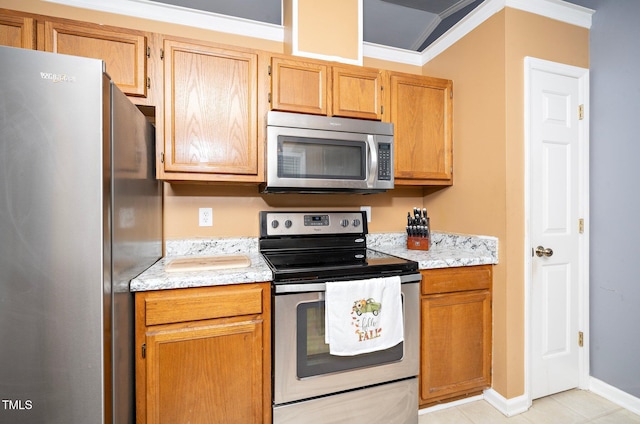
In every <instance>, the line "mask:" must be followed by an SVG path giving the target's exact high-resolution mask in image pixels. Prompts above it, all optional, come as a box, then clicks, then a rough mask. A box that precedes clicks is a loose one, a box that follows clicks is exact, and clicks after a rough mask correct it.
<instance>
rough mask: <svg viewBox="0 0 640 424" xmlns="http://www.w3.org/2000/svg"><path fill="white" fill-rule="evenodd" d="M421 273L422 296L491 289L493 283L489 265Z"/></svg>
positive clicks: (491, 268)
mask: <svg viewBox="0 0 640 424" xmlns="http://www.w3.org/2000/svg"><path fill="white" fill-rule="evenodd" d="M421 273H422V284H421V289H422V294H423V295H428V294H437V293H449V292H456V291H468V290H479V289H491V285H492V281H493V267H492V266H491V265H477V266H470V267H459V268H439V269H430V270H423V271H421Z"/></svg>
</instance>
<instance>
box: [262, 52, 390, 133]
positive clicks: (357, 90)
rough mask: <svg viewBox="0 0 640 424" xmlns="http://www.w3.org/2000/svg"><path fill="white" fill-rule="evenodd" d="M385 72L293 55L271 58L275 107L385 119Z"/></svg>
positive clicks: (320, 113)
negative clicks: (299, 57) (301, 58)
mask: <svg viewBox="0 0 640 424" xmlns="http://www.w3.org/2000/svg"><path fill="white" fill-rule="evenodd" d="M383 75H384V74H383V72H381V71H380V70H378V69H371V68H362V67H359V66H349V65H342V66H341V65H332V64H331V63H329V62H326V63H325V62H322V61H313V60H300V59H296V58H292V57H280V56H273V57H272V58H271V110H280V111H286V112H298V113H310V114H314V115H325V116H340V117H345V118H360V119H372V120H381V119H382V100H383V99H382V89H383V78H384V77H383Z"/></svg>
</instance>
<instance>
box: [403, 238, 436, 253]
mask: <svg viewBox="0 0 640 424" xmlns="http://www.w3.org/2000/svg"><path fill="white" fill-rule="evenodd" d="M430 245H431V238H430V237H415V236H407V249H409V250H429V246H430Z"/></svg>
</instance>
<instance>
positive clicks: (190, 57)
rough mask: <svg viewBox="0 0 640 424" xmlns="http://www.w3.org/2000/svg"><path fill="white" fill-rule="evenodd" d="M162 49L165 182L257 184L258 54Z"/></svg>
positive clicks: (187, 46) (172, 45)
mask: <svg viewBox="0 0 640 424" xmlns="http://www.w3.org/2000/svg"><path fill="white" fill-rule="evenodd" d="M163 45H164V84H165V86H164V107H165V115H164V116H165V119H164V139H165V140H164V179H167V180H205V181H255V182H259V181H260V178H261V175H260V172H259V171H260V168H261V167H260V166H259V161H258V158H259V155H260V154H261V152H262V151H263V149H262V146H261V145H259V143H258V133H259V131H260V130H259V129H258V127H259V122H262V121H260V120H259V119H258V117H257V104H258V100H257V90H258V88H257V73H258V71H257V66H258V55H257V53H255V52H250V51H240V50H230V49H227V48H222V47H217V46H211V45H206V44H203V45H200V44H192V43H190V42H189V43H188V42H182V41H178V40H173V39H168V38H165V39H164V43H163Z"/></svg>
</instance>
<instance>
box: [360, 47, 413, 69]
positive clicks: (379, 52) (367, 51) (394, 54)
mask: <svg viewBox="0 0 640 424" xmlns="http://www.w3.org/2000/svg"><path fill="white" fill-rule="evenodd" d="M362 47H363V48H362V53H363V55H364V56H365V57H369V58H372V59H380V60H387V61H389V62H397V63H404V64H407V65H416V66H422V65H423V63H422V55H421V54H420V53H419V52H416V51H413V50H407V49H400V48H397V47H389V46H383V45H381V44H375V43H369V42H368V41H365V42H363V43H362Z"/></svg>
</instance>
